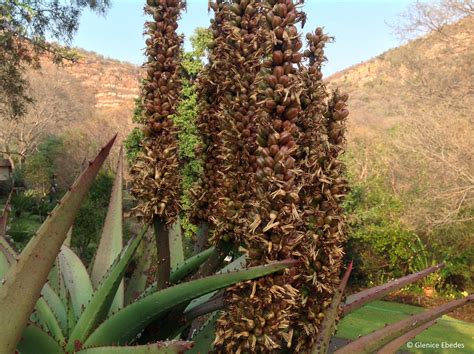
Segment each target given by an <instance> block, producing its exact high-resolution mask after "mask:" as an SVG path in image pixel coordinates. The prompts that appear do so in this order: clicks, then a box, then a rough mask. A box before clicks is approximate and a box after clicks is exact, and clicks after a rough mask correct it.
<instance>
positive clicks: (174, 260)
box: [168, 219, 184, 269]
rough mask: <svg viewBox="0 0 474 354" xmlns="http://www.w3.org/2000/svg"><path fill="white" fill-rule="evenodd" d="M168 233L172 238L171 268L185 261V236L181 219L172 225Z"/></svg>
mask: <svg viewBox="0 0 474 354" xmlns="http://www.w3.org/2000/svg"><path fill="white" fill-rule="evenodd" d="M168 235H169V239H170V262H171V263H170V265H171V269H174V268H177V267H178V266H179V265H180V264H181V263H183V262H184V250H183V237H182V234H181V224H180V222H179V219H178V221H177V222H175V223H174V224H173V225H171V228H170V230H169V233H168Z"/></svg>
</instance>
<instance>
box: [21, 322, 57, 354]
mask: <svg viewBox="0 0 474 354" xmlns="http://www.w3.org/2000/svg"><path fill="white" fill-rule="evenodd" d="M16 349H17V352H19V353H21V354H38V353H48V354H65V352H64V350H63V348H62V347H61V345H59V343H58V342H56V341H55V340H54V339H53V338H52V337H51V336H50V335H49V334H47V333H46V332H44V331H43V330H42V329H41V328H39V327H38V326H36V325H34V324H30V325H28V326H27V327H26V328H25V329H24V330H23V332H22V334H21V340H20V342H19V343H18V346H17V348H16Z"/></svg>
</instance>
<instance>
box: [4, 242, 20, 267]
mask: <svg viewBox="0 0 474 354" xmlns="http://www.w3.org/2000/svg"><path fill="white" fill-rule="evenodd" d="M0 254H2V255H3V259H4V262H6V263H8V264H13V263H14V262H16V261H17V258H18V254H17V253H16V251H15V250H14V249H13V247H12V246H10V244H9V243H8V241H7V240H6V239H5V238H4V237H2V236H0Z"/></svg>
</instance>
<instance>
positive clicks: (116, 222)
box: [91, 149, 124, 311]
mask: <svg viewBox="0 0 474 354" xmlns="http://www.w3.org/2000/svg"><path fill="white" fill-rule="evenodd" d="M122 189H123V150H122V149H120V154H119V160H118V165H117V170H116V174H115V181H114V185H113V187H112V193H111V196H110V202H109V209H108V211H107V216H106V217H105V222H104V228H103V229H102V234H101V237H100V241H99V246H98V247H97V252H96V256H95V258H94V265H93V267H92V272H91V280H92V285H93V286H94V288H97V287H98V286H99V283H100V282H101V280H102V278H103V277H104V275H105V274H106V273H107V271H108V270H109V268H110V266H111V265H112V263H113V262H114V260H115V259H116V258H117V256H118V255H120V252H121V251H122V247H123V226H122V225H123V223H122V210H123V208H122V207H123V206H122V194H123V193H122ZM123 298H124V287H123V282H122V283H121V284H120V286H119V288H118V290H117V294H116V295H115V299H114V302H113V304H112V306H111V311H117V310H118V309H120V308H122V307H123Z"/></svg>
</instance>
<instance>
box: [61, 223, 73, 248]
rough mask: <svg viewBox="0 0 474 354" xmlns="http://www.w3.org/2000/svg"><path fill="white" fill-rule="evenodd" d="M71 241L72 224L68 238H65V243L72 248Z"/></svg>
mask: <svg viewBox="0 0 474 354" xmlns="http://www.w3.org/2000/svg"><path fill="white" fill-rule="evenodd" d="M71 241H72V226H71V227H70V228H69V231H68V232H67V236H66V239H65V240H64V243H63V245H64V246H67V247H69V248H71Z"/></svg>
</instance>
